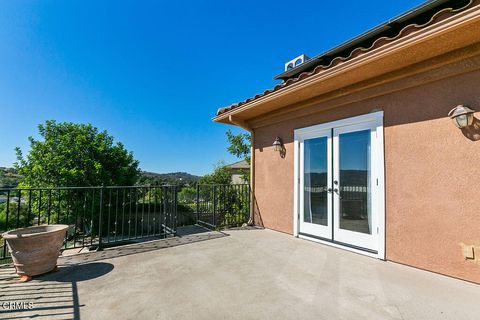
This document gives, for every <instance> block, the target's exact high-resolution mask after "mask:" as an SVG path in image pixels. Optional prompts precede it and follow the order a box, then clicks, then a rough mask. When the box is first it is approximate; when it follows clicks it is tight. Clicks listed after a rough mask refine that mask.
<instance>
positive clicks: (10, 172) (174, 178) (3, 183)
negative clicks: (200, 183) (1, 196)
mask: <svg viewBox="0 0 480 320" xmlns="http://www.w3.org/2000/svg"><path fill="white" fill-rule="evenodd" d="M198 179H200V177H199V176H195V175H193V174H189V173H187V172H171V173H155V172H148V171H142V174H141V175H140V177H139V178H138V181H137V183H136V184H137V185H156V184H175V185H179V186H183V185H187V184H192V183H194V182H196V181H197V180H198ZM22 180H23V177H22V176H21V175H20V174H18V173H17V171H16V170H15V169H14V168H6V167H0V188H12V187H16V186H17V185H18V184H19V183H20V182H21V181H22Z"/></svg>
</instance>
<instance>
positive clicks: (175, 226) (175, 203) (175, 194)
mask: <svg viewBox="0 0 480 320" xmlns="http://www.w3.org/2000/svg"><path fill="white" fill-rule="evenodd" d="M173 235H174V236H176V235H177V186H173Z"/></svg>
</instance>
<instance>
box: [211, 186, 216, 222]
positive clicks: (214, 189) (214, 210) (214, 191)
mask: <svg viewBox="0 0 480 320" xmlns="http://www.w3.org/2000/svg"><path fill="white" fill-rule="evenodd" d="M216 211H217V186H216V185H213V221H212V224H213V226H214V227H215V228H216V227H217V221H216V219H215V213H216Z"/></svg>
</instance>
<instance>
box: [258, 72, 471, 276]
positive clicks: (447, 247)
mask: <svg viewBox="0 0 480 320" xmlns="http://www.w3.org/2000/svg"><path fill="white" fill-rule="evenodd" d="M478 83H480V71H475V72H471V73H468V74H464V75H461V76H457V77H454V78H450V79H445V80H442V81H438V82H434V83H430V84H426V85H422V86H418V87H416V88H412V89H408V90H405V91H399V92H396V93H394V94H389V95H385V96H381V97H377V98H372V99H369V100H366V101H362V102H359V103H354V104H350V105H346V106H344V107H341V108H338V109H332V110H328V111H325V112H318V113H314V114H310V115H308V116H305V117H301V118H295V119H291V120H287V121H283V122H279V123H276V124H272V125H269V126H265V127H261V128H257V129H256V130H255V137H256V141H255V158H256V161H255V166H256V175H255V181H256V192H255V193H256V200H257V205H258V209H259V212H260V214H261V217H262V221H263V225H264V226H265V227H266V228H271V229H274V230H278V231H282V232H285V233H290V234H292V233H293V188H294V186H293V183H294V179H293V174H294V164H293V158H294V155H293V132H294V130H295V129H297V128H302V127H306V126H310V125H314V124H319V123H324V122H329V121H333V120H338V119H343V118H346V117H351V116H356V115H360V114H365V113H368V112H370V111H371V110H372V109H378V108H380V109H382V110H384V136H385V142H384V143H385V189H386V190H385V191H386V258H387V260H391V261H396V262H400V263H404V264H408V265H412V266H415V267H419V268H422V269H427V270H432V271H435V272H439V273H443V274H447V275H451V276H454V277H459V278H463V279H467V280H471V281H475V282H480V264H478V263H475V261H474V260H466V259H465V257H464V255H463V250H462V243H463V244H470V245H476V246H480V211H479V209H478V206H477V205H476V203H477V202H478V197H479V195H480V191H479V189H478V187H477V184H476V182H475V181H476V180H475V177H476V176H478V175H480V165H479V161H478V159H480V141H472V140H471V139H470V138H468V137H467V136H469V134H468V133H467V132H465V133H462V131H461V130H459V129H457V128H456V127H455V126H454V125H453V123H452V121H451V120H450V118H448V117H447V116H446V115H447V113H448V111H449V110H450V109H451V108H452V106H456V105H457V104H459V103H466V104H469V105H472V106H480V92H479V91H478V86H477V84H478ZM479 115H480V114H477V117H478V116H479ZM479 118H480V117H479ZM477 134H480V130H478V132H477ZM276 136H280V137H281V138H282V139H283V140H284V143H285V149H286V155H285V157H284V158H282V157H280V155H279V154H278V153H277V152H274V151H273V149H272V147H271V144H272V142H273V141H274V139H275V137H276ZM472 139H473V140H475V138H474V137H472ZM479 254H480V253H479Z"/></svg>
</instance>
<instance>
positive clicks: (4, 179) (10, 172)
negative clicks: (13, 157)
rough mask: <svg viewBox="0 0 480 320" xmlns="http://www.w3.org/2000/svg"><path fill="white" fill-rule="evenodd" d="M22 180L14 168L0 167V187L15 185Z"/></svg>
mask: <svg viewBox="0 0 480 320" xmlns="http://www.w3.org/2000/svg"><path fill="white" fill-rule="evenodd" d="M22 180H23V177H22V176H21V175H19V174H18V172H17V170H15V169H14V168H6V167H0V188H11V187H16V186H17V185H18V184H19V183H20V182H21V181H22Z"/></svg>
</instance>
